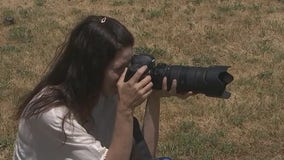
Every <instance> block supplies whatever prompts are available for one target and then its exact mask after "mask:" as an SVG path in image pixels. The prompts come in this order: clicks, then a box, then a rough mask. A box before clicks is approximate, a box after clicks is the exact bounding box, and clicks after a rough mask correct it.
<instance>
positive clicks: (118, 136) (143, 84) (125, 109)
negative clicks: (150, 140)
mask: <svg viewBox="0 0 284 160" xmlns="http://www.w3.org/2000/svg"><path fill="white" fill-rule="evenodd" d="M146 68H147V67H146V66H144V67H141V68H140V69H138V70H137V72H136V73H135V74H134V75H133V77H132V78H131V79H130V80H129V81H127V82H124V77H125V74H126V70H125V71H124V72H123V74H122V75H121V76H120V79H119V80H118V82H117V88H118V104H117V111H116V117H115V126H114V133H113V137H112V142H111V145H110V147H109V150H108V153H107V157H106V159H107V160H127V159H129V158H130V154H131V149H132V145H133V110H134V108H135V107H136V106H137V105H139V104H141V103H142V102H143V101H144V100H145V99H146V98H147V97H148V96H149V95H150V94H151V92H152V89H151V88H152V86H153V84H152V82H151V77H150V76H146V77H145V78H144V79H142V80H141V81H139V79H140V77H141V75H142V74H143V73H144V71H145V70H146Z"/></svg>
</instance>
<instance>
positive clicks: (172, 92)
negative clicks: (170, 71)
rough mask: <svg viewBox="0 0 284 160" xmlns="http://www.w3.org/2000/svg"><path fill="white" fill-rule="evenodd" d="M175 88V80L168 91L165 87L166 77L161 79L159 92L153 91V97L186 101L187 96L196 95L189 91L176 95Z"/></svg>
mask: <svg viewBox="0 0 284 160" xmlns="http://www.w3.org/2000/svg"><path fill="white" fill-rule="evenodd" d="M176 88H177V80H176V79H173V81H172V85H171V89H170V90H169V91H168V87H167V77H164V78H163V85H162V89H161V90H154V91H153V93H152V94H153V95H155V96H159V97H170V96H176V97H179V98H181V99H186V98H188V97H189V96H193V95H196V93H193V92H192V91H189V92H187V93H177V91H176Z"/></svg>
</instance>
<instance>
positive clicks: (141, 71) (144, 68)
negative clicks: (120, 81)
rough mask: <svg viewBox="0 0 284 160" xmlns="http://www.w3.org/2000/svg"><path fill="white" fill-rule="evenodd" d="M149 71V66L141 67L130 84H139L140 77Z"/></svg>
mask: <svg viewBox="0 0 284 160" xmlns="http://www.w3.org/2000/svg"><path fill="white" fill-rule="evenodd" d="M146 69H147V66H146V65H144V66H142V67H140V68H139V69H138V70H137V71H136V72H135V74H134V75H133V76H132V77H131V78H130V80H129V81H128V82H130V83H132V84H134V83H137V82H138V81H139V79H140V77H141V76H142V75H143V73H144V72H145V71H146Z"/></svg>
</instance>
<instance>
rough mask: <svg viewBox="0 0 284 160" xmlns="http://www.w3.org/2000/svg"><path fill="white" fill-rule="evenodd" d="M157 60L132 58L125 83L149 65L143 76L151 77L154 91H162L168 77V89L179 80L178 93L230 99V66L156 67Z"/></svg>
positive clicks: (138, 55) (165, 65)
mask: <svg viewBox="0 0 284 160" xmlns="http://www.w3.org/2000/svg"><path fill="white" fill-rule="evenodd" d="M155 61H156V60H155V58H154V57H153V56H151V55H149V54H146V53H143V54H136V55H134V56H133V57H132V59H131V62H130V64H129V66H128V70H127V72H126V75H125V79H124V81H128V80H129V79H130V78H131V77H132V76H133V75H134V74H135V72H136V71H137V70H138V69H139V68H140V67H142V66H143V65H147V70H146V71H145V73H144V74H143V75H150V76H151V78H152V82H153V89H162V84H163V78H164V77H167V88H168V89H170V88H171V84H172V81H173V80H174V79H176V80H177V88H176V90H177V93H186V92H189V91H192V92H193V93H203V94H205V95H206V96H209V97H217V98H225V99H227V98H229V97H230V96H231V94H230V93H229V92H227V91H225V89H226V85H227V84H229V83H230V82H232V81H233V76H232V75H231V74H229V73H228V72H227V70H228V68H229V66H210V67H193V66H182V65H167V64H164V63H159V64H157V65H155ZM142 77H143V76H142Z"/></svg>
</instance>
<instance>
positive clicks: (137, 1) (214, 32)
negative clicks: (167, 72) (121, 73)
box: [0, 0, 284, 160]
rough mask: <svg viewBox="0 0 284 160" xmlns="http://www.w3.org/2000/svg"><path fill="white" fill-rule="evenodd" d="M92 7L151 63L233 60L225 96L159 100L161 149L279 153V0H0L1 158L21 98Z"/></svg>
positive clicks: (282, 13) (210, 159) (179, 158)
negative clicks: (112, 22) (123, 30)
mask: <svg viewBox="0 0 284 160" xmlns="http://www.w3.org/2000/svg"><path fill="white" fill-rule="evenodd" d="M90 14H94V15H107V16H111V17H113V18H115V19H118V20H119V21H120V22H122V23H123V24H124V25H125V26H126V27H127V28H128V29H129V30H130V31H131V32H132V33H133V35H134V36H135V38H136V39H135V40H136V43H135V47H136V48H138V49H144V50H146V51H148V52H149V53H151V54H152V55H154V56H155V57H156V59H157V61H158V62H163V63H168V64H181V65H194V66H203V67H207V66H211V65H229V66H231V68H230V69H229V72H230V73H232V74H233V75H234V78H235V80H234V81H233V82H232V83H231V84H230V85H229V86H228V87H227V90H229V91H230V92H231V93H232V96H231V98H230V99H227V100H224V99H218V98H210V97H206V96H204V95H197V96H194V97H190V98H188V99H186V100H181V99H178V98H165V99H163V100H162V104H161V123H160V139H159V147H158V156H169V157H172V158H173V159H175V160H190V159H198V160H268V159H271V160H283V159H284V93H283V92H284V89H283V87H284V0H62V1H59V0H8V1H7V0H0V18H1V20H0V159H1V160H2V159H3V160H6V159H12V158H11V157H12V154H13V143H14V140H15V135H16V132H17V123H18V122H17V121H16V120H15V118H14V113H15V111H16V109H17V107H18V104H19V102H20V100H21V97H23V96H24V95H25V94H26V93H28V92H29V91H30V90H31V89H32V88H33V86H34V85H35V84H36V83H37V82H38V81H39V80H40V78H41V76H42V75H43V74H44V73H45V71H46V69H47V67H48V64H49V62H50V61H51V59H52V58H53V56H54V54H55V51H56V49H57V47H58V46H59V45H60V44H61V43H62V42H63V41H64V40H65V38H66V36H68V33H69V32H70V30H71V29H72V28H73V27H74V25H76V24H77V23H78V22H79V21H80V20H81V19H82V18H84V17H85V16H87V15H90ZM135 114H136V115H137V116H138V117H139V118H140V119H141V118H142V115H143V106H141V107H140V108H138V109H137V111H136V112H135Z"/></svg>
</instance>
